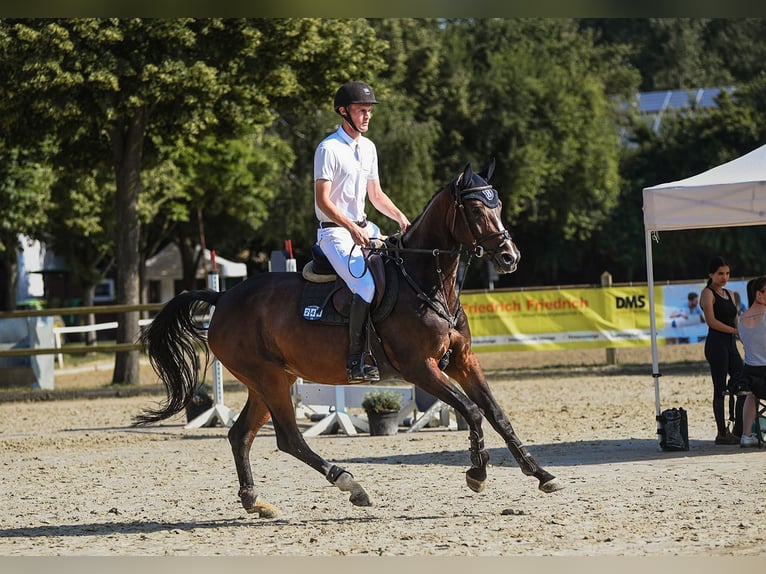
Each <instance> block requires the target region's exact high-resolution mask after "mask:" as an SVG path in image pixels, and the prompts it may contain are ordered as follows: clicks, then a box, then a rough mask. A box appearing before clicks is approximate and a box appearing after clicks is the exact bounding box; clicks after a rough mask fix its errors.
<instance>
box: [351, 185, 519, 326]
mask: <svg viewBox="0 0 766 574" xmlns="http://www.w3.org/2000/svg"><path fill="white" fill-rule="evenodd" d="M461 177H462V176H461ZM461 177H459V178H457V179H456V180H455V181H454V182H453V184H452V188H451V194H452V205H451V206H450V208H449V211H452V215H451V216H450V214H449V211H448V212H447V219H448V221H447V225H448V228H449V232H450V235H452V237H453V238H455V239H456V240H457V241H458V242H459V243H460V245H461V247H468V249H466V251H465V253H466V254H467V255H468V260H467V262H466V264H465V269H464V271H463V277H462V280H461V281H460V285H457V286H456V287H457V288H456V291H455V295H456V299H457V306H456V308H455V310H454V312H453V311H451V310H450V309H449V305H448V300H447V294H446V290H445V287H444V274H443V272H442V268H441V261H440V259H439V256H440V255H447V256H452V257H460V255H461V254H462V253H463V252H464V251H463V249H461V248H458V249H457V250H455V249H452V250H449V251H445V250H442V249H438V248H436V249H419V248H411V247H405V246H404V245H403V243H402V237H401V236H399V235H398V234H397V236H396V238H395V239H394V236H391V237H389V241H390V242H393V243H394V246H391V247H366V248H364V250H365V251H368V252H370V253H372V252H377V253H380V254H381V256H383V257H387V258H389V259H392V260H393V261H394V263H396V265H397V266H398V267H399V270H400V271H401V273H402V276H403V277H404V279H405V280H406V281H407V283H409V284H410V286H411V287H412V288H413V290H414V291H415V292H416V293H417V294H418V297H419V298H420V299H421V300H423V301H424V302H425V303H426V304H427V305H428V306H429V307H431V308H432V309H433V310H434V311H435V312H436V313H437V314H438V315H439V316H440V317H441V318H442V319H444V320H446V321H447V323H449V325H450V327H451V328H453V329H454V328H455V326H456V325H457V322H458V317H459V316H460V312H461V310H462V306H461V305H460V298H459V295H460V292H461V291H462V290H463V284H464V283H465V279H466V277H467V275H468V267H469V266H470V265H471V261H472V259H473V258H474V257H477V258H481V257H483V256H485V255H488V256H489V257H490V258H492V257H494V256H495V254H496V253H497V251H498V250H499V249H500V248H501V247H502V246H503V245H504V244H505V243H506V242H510V241H511V234H510V233H509V232H508V230H507V229H506V228H505V227H503V225H502V223H501V224H500V229H499V230H498V231H493V232H491V233H488V234H486V235H484V236H479V235H478V233H477V231H476V230H475V226H472V225H471V222H470V221H469V220H468V215H467V214H466V212H465V205H464V201H465V200H466V199H477V200H479V201H481V202H482V203H483V204H484V205H485V206H486V207H487V208H488V209H494V208H495V207H497V205H498V204H499V198H498V194H497V190H495V189H494V187H492V186H491V185H481V186H474V187H469V188H467V189H459V185H460V181H461ZM458 212H460V214H461V217H462V220H463V223H464V224H465V226H466V228H467V229H468V231H469V232H470V233H471V236H472V241H471V244H470V246H468V245H466V244H465V243H463V242H462V241H460V240H459V239H458V238H457V237H456V235H455V225H456V222H457V213H458ZM450 219H451V220H452V221H451V222H450V221H449V220H450ZM498 237H499V238H500V241H499V242H498V244H497V245H495V247H494V248H492V249H491V250H487V248H485V247H484V244H485V243H487V242H488V241H491V240H493V239H495V238H498ZM405 252H408V253H430V254H431V255H433V256H434V258H435V259H436V274H437V277H438V278H439V292H440V293H441V295H442V299H443V303H437V301H435V300H434V299H433V298H432V297H430V296H429V295H428V294H427V293H425V291H423V289H422V288H421V287H420V286H419V285H418V284H417V282H416V281H415V280H414V279H413V278H412V277H411V276H410V275H409V273H407V270H406V269H405V267H404V260H403V259H402V257H401V256H400V255H399V254H400V253H405Z"/></svg>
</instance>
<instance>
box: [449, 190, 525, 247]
mask: <svg viewBox="0 0 766 574" xmlns="http://www.w3.org/2000/svg"><path fill="white" fill-rule="evenodd" d="M455 185H457V184H455ZM490 191H491V193H489V192H490ZM452 195H453V200H454V202H453V205H452V225H451V226H450V232H451V233H452V235H453V237H454V235H455V219H456V217H457V212H458V211H459V212H460V215H462V217H463V222H464V223H465V226H466V228H467V229H468V231H470V232H471V235H472V236H473V242H472V244H471V249H472V250H473V255H474V256H476V257H479V258H481V257H483V256H484V255H485V254H487V255H489V257H490V258H492V257H494V256H495V254H496V253H497V251H498V250H499V249H500V248H501V247H502V246H503V245H504V244H505V242H506V241H510V240H511V234H510V232H509V231H508V230H507V229H506V228H505V227H502V224H501V227H500V229H499V230H498V231H493V232H491V233H488V234H486V235H485V236H482V237H479V236H478V235H477V233H476V231H474V227H473V226H472V225H471V223H470V222H469V221H468V216H467V215H466V213H465V206H464V204H463V202H464V201H465V200H466V199H478V200H479V201H481V202H482V203H483V204H484V205H485V206H487V207H489V208H492V209H494V208H495V207H497V205H498V202H499V200H498V197H497V190H495V189H494V188H493V187H492V186H491V185H481V186H476V187H469V188H468V189H463V190H457V189H456V187H455V188H453V194H452ZM496 237H499V238H500V242H499V243H498V244H497V245H495V247H494V248H493V249H492V250H488V249H487V248H485V247H484V244H485V243H486V242H487V241H491V240H492V239H495V238H496Z"/></svg>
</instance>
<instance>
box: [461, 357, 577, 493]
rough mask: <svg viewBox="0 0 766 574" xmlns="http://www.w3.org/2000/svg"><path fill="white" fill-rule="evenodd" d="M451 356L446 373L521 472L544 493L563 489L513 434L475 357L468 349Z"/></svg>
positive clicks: (514, 433) (511, 426) (511, 427)
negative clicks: (503, 442)
mask: <svg viewBox="0 0 766 574" xmlns="http://www.w3.org/2000/svg"><path fill="white" fill-rule="evenodd" d="M453 357H455V361H454V362H452V363H451V364H450V366H449V367H448V369H447V372H448V373H449V375H450V376H451V377H452V378H454V379H455V380H456V381H457V382H458V383H459V384H460V386H461V387H462V388H463V390H464V391H465V393H466V395H468V398H470V399H471V400H472V401H473V402H474V403H476V405H477V406H478V407H479V409H481V411H482V412H483V413H484V416H485V417H486V419H487V421H489V424H490V425H492V428H494V429H495V431H496V432H497V433H498V434H499V435H500V436H501V437H502V438H503V440H505V444H506V445H507V446H508V449H509V450H510V452H511V454H512V455H513V458H514V459H516V462H517V463H518V465H519V468H520V469H521V472H523V473H524V474H525V475H527V476H534V477H535V478H537V480H538V481H539V488H540V490H542V491H543V492H555V491H557V490H560V489H561V488H563V485H562V484H561V483H560V482H559V481H558V479H557V478H556V477H555V476H553V475H552V474H551V473H550V472H548V471H547V470H545V469H544V468H543V467H542V466H540V465H539V464H538V462H537V461H536V460H535V458H534V457H533V456H532V455H531V454H530V453H529V451H527V449H526V447H525V446H524V445H523V444H522V442H521V440H520V439H519V437H518V436H517V435H516V432H515V431H514V430H513V425H511V421H510V420H509V419H508V417H507V416H506V415H505V413H504V412H503V409H502V408H500V405H499V404H498V402H497V400H496V399H495V397H494V396H493V395H492V391H491V390H490V388H489V385H488V384H487V380H486V377H484V372H483V370H482V368H481V365H480V364H479V361H478V359H477V358H476V356H475V355H474V354H473V353H472V352H471V351H470V349H468V348H467V347H464V348H462V349H457V352H455V349H453ZM472 454H473V453H472ZM469 486H470V485H469Z"/></svg>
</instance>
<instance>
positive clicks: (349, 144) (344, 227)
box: [314, 82, 410, 383]
mask: <svg viewBox="0 0 766 574" xmlns="http://www.w3.org/2000/svg"><path fill="white" fill-rule="evenodd" d="M377 103H378V101H377V100H376V99H375V94H373V92H372V89H370V87H369V86H368V85H367V84H363V83H362V82H347V83H345V84H343V85H342V86H341V87H340V88H339V89H338V91H337V93H336V94H335V101H334V107H335V111H336V113H338V115H340V117H341V118H342V119H343V122H342V124H341V126H340V127H339V128H338V129H337V131H335V132H334V133H332V134H331V135H329V136H327V137H326V138H325V139H323V140H322V141H321V142H320V144H319V145H318V146H317V149H316V152H315V154H314V182H315V183H314V211H315V213H316V216H317V219H319V229H318V230H317V243H318V244H319V247H320V248H321V249H322V251H323V252H324V254H325V255H326V256H327V259H328V260H329V261H330V263H331V264H332V266H333V268H334V269H335V271H336V272H337V274H338V275H339V276H340V277H342V278H343V280H344V281H345V282H346V284H347V285H348V287H349V289H351V292H352V293H353V299H352V302H351V310H350V314H349V324H348V334H349V346H348V363H347V370H348V382H349V383H360V382H376V381H378V380H379V379H380V376H379V373H378V368H377V367H376V366H373V365H366V364H365V353H364V338H365V332H366V326H367V321H368V319H369V314H370V303H371V302H372V300H373V296H374V294H375V284H374V282H373V279H372V274H371V273H370V272H369V271H368V270H367V267H366V265H365V261H364V254H363V252H362V250H361V249H360V248H357V246H360V247H367V246H369V244H370V239H371V238H375V237H379V236H380V228H378V226H377V225H375V224H374V223H373V222H371V221H368V220H367V217H366V216H365V212H364V208H365V199H366V198H367V197H369V198H370V203H372V205H373V206H374V207H375V208H376V209H377V210H378V211H379V212H381V213H382V214H384V215H386V216H387V217H389V218H391V219H393V220H394V221H396V222H397V224H398V225H399V229H400V231H401V232H402V233H404V231H405V230H406V229H407V227H408V226H409V225H410V222H409V220H408V219H407V216H406V215H404V214H403V213H402V212H401V211H400V210H399V208H398V207H396V205H394V202H393V201H391V198H389V197H388V195H386V193H384V192H383V189H382V188H381V186H380V179H379V177H378V152H377V149H376V148H375V144H374V143H373V142H372V141H371V140H370V139H369V138H367V137H364V136H363V135H362V134H363V133H365V132H366V131H367V130H368V128H369V124H370V118H371V117H372V106H373V105H374V104H377Z"/></svg>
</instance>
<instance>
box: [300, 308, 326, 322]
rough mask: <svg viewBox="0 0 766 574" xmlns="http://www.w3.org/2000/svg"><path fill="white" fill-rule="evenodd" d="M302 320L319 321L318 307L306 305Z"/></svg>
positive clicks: (320, 309)
mask: <svg viewBox="0 0 766 574" xmlns="http://www.w3.org/2000/svg"><path fill="white" fill-rule="evenodd" d="M303 318H304V319H306V320H307V321H319V319H321V318H322V308H321V307H320V306H319V305H308V306H307V307H304V308H303Z"/></svg>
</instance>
